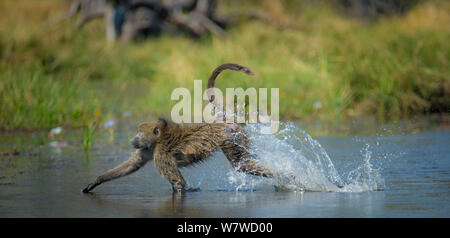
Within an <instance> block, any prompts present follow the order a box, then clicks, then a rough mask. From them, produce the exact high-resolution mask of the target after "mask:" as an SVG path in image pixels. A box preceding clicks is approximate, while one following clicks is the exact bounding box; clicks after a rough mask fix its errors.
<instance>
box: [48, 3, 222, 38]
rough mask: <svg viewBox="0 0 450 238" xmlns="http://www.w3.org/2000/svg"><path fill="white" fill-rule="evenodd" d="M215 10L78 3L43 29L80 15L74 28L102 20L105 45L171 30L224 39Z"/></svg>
mask: <svg viewBox="0 0 450 238" xmlns="http://www.w3.org/2000/svg"><path fill="white" fill-rule="evenodd" d="M215 9H216V1H215V0H165V1H156V0H80V1H76V2H74V3H73V4H72V5H71V8H70V10H69V11H68V12H67V13H65V14H63V15H62V16H60V17H59V18H57V19H55V20H53V21H50V22H47V23H46V26H47V27H48V26H51V25H54V24H56V23H59V22H61V21H63V20H65V19H68V18H71V17H74V16H75V15H77V14H79V15H80V19H79V20H78V22H77V23H76V27H77V28H81V27H83V26H84V25H85V24H86V23H87V22H89V21H91V20H93V19H96V18H104V19H105V27H106V39H107V40H108V41H114V40H120V41H122V42H129V41H131V40H134V39H136V38H138V37H139V36H141V35H143V36H148V35H157V34H160V33H161V32H162V31H163V30H166V29H168V28H170V26H172V27H173V26H175V27H176V28H177V29H179V30H181V31H184V32H187V33H189V34H190V35H192V36H195V37H199V36H203V35H205V34H208V33H212V34H215V35H218V36H220V37H227V34H226V32H225V30H224V27H225V26H226V21H225V20H223V19H220V18H219V17H217V16H216V12H215Z"/></svg>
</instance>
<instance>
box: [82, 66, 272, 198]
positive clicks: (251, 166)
mask: <svg viewBox="0 0 450 238" xmlns="http://www.w3.org/2000/svg"><path fill="white" fill-rule="evenodd" d="M226 69H230V70H235V71H240V72H243V73H246V74H253V73H252V71H251V70H250V69H249V68H247V67H245V66H241V65H238V64H232V63H228V64H223V65H220V66H219V67H217V68H216V69H215V70H214V71H213V73H212V74H211V77H210V78H209V81H208V88H211V87H214V81H215V79H216V77H217V76H218V75H219V74H220V72H222V71H223V70H226ZM209 99H210V101H213V100H214V98H212V97H209ZM131 145H132V146H133V147H134V148H136V151H135V152H133V153H132V155H131V157H130V158H129V159H128V160H127V161H125V162H123V163H122V164H120V165H119V166H117V167H116V168H114V169H111V170H109V171H107V172H106V173H104V174H102V175H100V176H98V177H97V178H96V179H95V180H94V181H93V182H92V183H90V184H88V185H87V186H86V187H85V188H84V189H83V190H82V191H83V192H84V193H88V192H90V191H91V190H92V189H94V188H95V187H96V186H98V185H100V184H101V183H104V182H107V181H109V180H112V179H116V178H119V177H122V176H125V175H128V174H131V173H133V172H135V171H137V170H138V169H139V168H141V167H142V166H144V165H145V164H146V163H147V162H148V161H149V160H151V159H153V161H154V163H155V165H156V168H157V169H158V171H159V172H160V174H161V175H162V176H163V177H165V178H166V179H167V180H169V182H170V183H171V184H172V189H173V190H174V191H180V190H181V191H183V190H189V188H187V187H186V181H185V180H184V178H183V176H182V175H181V173H180V171H179V168H182V167H186V166H190V165H193V164H195V163H198V162H200V161H204V160H205V159H207V158H208V157H210V156H211V155H212V154H213V153H214V152H216V151H218V150H219V149H220V150H222V152H223V153H224V154H225V156H226V157H227V159H228V160H229V161H230V163H231V165H232V166H233V167H234V168H236V169H238V170H239V171H242V172H245V173H248V174H252V175H257V176H264V177H274V175H275V174H274V173H273V172H272V171H271V170H270V169H268V168H265V167H263V166H261V165H259V164H258V163H257V162H256V160H255V156H254V155H253V154H251V153H250V152H249V147H250V140H249V138H248V135H247V132H246V131H245V130H244V129H243V128H242V127H241V126H239V125H238V124H230V123H228V124H227V123H186V124H176V123H173V122H171V121H168V120H166V119H159V120H158V121H157V122H145V123H141V124H140V125H139V126H138V133H137V135H136V136H135V137H133V138H132V139H131Z"/></svg>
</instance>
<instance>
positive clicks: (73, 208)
mask: <svg viewBox="0 0 450 238" xmlns="http://www.w3.org/2000/svg"><path fill="white" fill-rule="evenodd" d="M249 130H250V131H251V133H252V139H253V140H254V151H253V152H254V153H256V154H258V156H259V157H260V162H261V163H262V164H264V165H265V166H268V167H270V168H272V169H273V170H275V171H277V172H278V173H280V174H283V175H286V177H285V178H280V179H265V178H257V177H253V176H249V175H244V174H242V173H237V172H235V171H234V170H233V168H232V167H231V166H230V164H229V163H228V161H227V160H226V159H225V157H224V156H223V155H222V154H221V153H216V154H215V155H214V156H213V157H212V158H211V159H210V160H208V161H207V162H205V163H202V164H200V165H198V166H195V167H190V168H186V169H183V170H182V171H181V172H182V173H183V175H184V177H185V179H186V180H187V181H188V183H189V184H190V186H193V187H199V188H200V189H201V190H200V191H199V192H191V193H185V194H174V193H172V191H171V187H170V184H169V183H168V182H167V181H166V180H165V179H163V178H162V177H161V176H160V175H159V174H158V172H157V170H156V168H155V166H154V165H153V163H152V162H151V163H149V164H147V165H146V166H145V167H144V168H142V169H141V170H139V171H137V172H136V173H134V174H132V175H130V176H127V177H124V178H120V179H118V180H114V181H111V182H109V183H105V184H102V185H100V186H99V187H97V188H96V189H95V190H94V193H93V194H87V195H86V194H82V193H81V192H80V189H81V188H83V187H84V186H85V185H86V184H87V183H89V182H90V181H91V180H92V179H94V178H95V177H96V176H98V175H99V174H101V173H102V172H104V171H106V170H108V169H110V168H113V167H114V166H116V165H118V164H120V163H121V162H122V161H123V160H125V159H126V158H127V157H128V155H129V153H130V152H131V151H132V148H131V147H130V146H129V145H128V140H129V138H131V137H132V136H133V134H134V132H135V129H133V127H132V125H130V124H129V123H126V124H125V125H121V124H119V125H116V128H115V131H114V133H113V134H111V133H109V132H106V130H104V131H100V132H99V133H98V134H97V136H96V137H95V141H94V142H95V143H94V148H93V151H92V152H90V153H85V152H84V151H83V149H82V147H81V144H80V138H81V132H80V131H64V132H63V134H62V135H61V136H59V137H55V138H52V139H50V138H48V135H47V133H46V132H41V133H40V132H34V133H25V132H14V133H12V132H11V133H9V132H8V133H2V134H1V136H0V152H2V154H1V155H0V217H450V208H449V203H450V199H449V197H450V196H449V195H450V194H449V193H450V146H449V145H450V131H449V130H440V131H439V130H438V131H433V130H431V131H425V132H420V133H406V134H398V135H383V136H348V137H319V138H315V139H313V138H311V137H309V135H308V134H307V133H305V132H303V131H302V130H301V129H300V128H298V127H296V126H295V125H293V124H292V125H291V124H287V125H285V127H284V131H283V128H282V131H281V132H280V133H279V134H278V135H269V136H263V135H259V134H258V133H257V131H258V128H255V127H249ZM14 151H16V152H15V153H13V152H14ZM6 153H8V154H6ZM292 174H294V175H295V179H293V180H289V179H286V178H291V177H289V175H292ZM336 185H341V186H343V187H342V188H339V187H338V186H336ZM275 186H277V187H279V188H285V189H286V190H289V191H276V190H275V188H274V187H275Z"/></svg>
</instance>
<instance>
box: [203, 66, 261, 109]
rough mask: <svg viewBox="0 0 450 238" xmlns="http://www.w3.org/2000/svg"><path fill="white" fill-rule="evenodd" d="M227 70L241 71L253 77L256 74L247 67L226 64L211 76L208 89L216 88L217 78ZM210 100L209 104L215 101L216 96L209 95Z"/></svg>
mask: <svg viewBox="0 0 450 238" xmlns="http://www.w3.org/2000/svg"><path fill="white" fill-rule="evenodd" d="M226 69H231V70H234V71H241V72H243V73H246V74H248V75H253V74H254V73H253V72H252V71H251V70H250V69H249V68H247V67H245V66H242V65H238V64H233V63H226V64H222V65H220V66H219V67H217V68H216V69H215V70H214V71H213V72H212V74H211V76H210V77H209V80H208V88H214V84H215V82H216V78H217V76H218V75H219V74H220V73H221V72H222V71H224V70H226ZM208 98H209V102H212V101H214V95H213V94H209V93H208Z"/></svg>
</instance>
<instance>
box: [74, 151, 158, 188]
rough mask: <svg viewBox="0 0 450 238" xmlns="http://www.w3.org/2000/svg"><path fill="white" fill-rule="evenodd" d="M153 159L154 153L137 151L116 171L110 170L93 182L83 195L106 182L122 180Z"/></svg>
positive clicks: (116, 168)
mask: <svg viewBox="0 0 450 238" xmlns="http://www.w3.org/2000/svg"><path fill="white" fill-rule="evenodd" d="M152 157H153V153H152V151H147V150H142V149H137V150H136V151H134V152H133V153H132V154H131V157H130V158H129V159H128V160H126V161H125V162H123V163H122V164H120V165H119V166H117V167H115V168H114V169H111V170H108V171H107V172H105V173H104V174H102V175H100V176H98V177H97V178H95V179H94V181H92V182H91V183H90V184H88V185H87V186H86V187H85V188H84V189H83V193H88V192H90V191H91V190H92V189H94V188H95V187H97V186H98V185H100V184H102V183H104V182H107V181H110V180H113V179H116V178H120V177H123V176H126V175H128V174H131V173H133V172H135V171H137V170H138V169H140V168H141V167H142V166H144V165H145V164H146V163H147V162H148V161H149V160H151V159H152Z"/></svg>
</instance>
